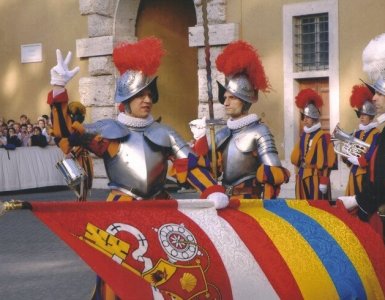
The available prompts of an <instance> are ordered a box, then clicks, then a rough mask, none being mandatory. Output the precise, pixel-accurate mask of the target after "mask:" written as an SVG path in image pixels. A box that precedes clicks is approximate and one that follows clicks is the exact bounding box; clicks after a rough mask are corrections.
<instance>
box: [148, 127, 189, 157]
mask: <svg viewBox="0 0 385 300" xmlns="http://www.w3.org/2000/svg"><path fill="white" fill-rule="evenodd" d="M144 136H145V137H146V138H148V139H149V140H150V141H151V142H152V143H154V144H155V145H158V146H161V147H164V148H171V150H172V152H173V153H174V155H176V157H177V158H187V156H188V154H189V153H190V152H191V149H190V147H189V146H188V144H187V143H186V142H185V141H184V140H183V139H182V137H181V136H180V135H179V134H178V133H177V132H176V131H175V130H174V129H172V128H171V127H168V126H166V125H163V124H159V123H157V122H154V123H152V124H151V125H150V126H149V127H148V128H147V129H146V130H145V132H144Z"/></svg>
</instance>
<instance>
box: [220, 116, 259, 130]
mask: <svg viewBox="0 0 385 300" xmlns="http://www.w3.org/2000/svg"><path fill="white" fill-rule="evenodd" d="M258 120H259V117H258V116H257V115H256V114H249V115H247V116H244V117H242V118H240V119H236V120H232V119H228V120H227V127H229V128H230V129H231V130H235V129H240V128H242V127H245V126H247V125H249V124H251V123H253V122H256V121H258Z"/></svg>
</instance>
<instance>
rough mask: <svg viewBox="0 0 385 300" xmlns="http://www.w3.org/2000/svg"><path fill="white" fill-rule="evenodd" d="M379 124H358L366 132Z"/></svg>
mask: <svg viewBox="0 0 385 300" xmlns="http://www.w3.org/2000/svg"><path fill="white" fill-rule="evenodd" d="M377 125H378V124H377V122H371V123H369V124H368V125H362V124H360V125H358V128H359V129H360V130H363V131H365V132H368V131H369V130H370V129H372V128H375V127H377Z"/></svg>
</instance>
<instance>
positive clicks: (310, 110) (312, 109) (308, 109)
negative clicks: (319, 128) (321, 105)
mask: <svg viewBox="0 0 385 300" xmlns="http://www.w3.org/2000/svg"><path fill="white" fill-rule="evenodd" d="M302 114H303V115H304V116H306V117H309V118H312V119H317V120H318V119H319V118H320V116H321V113H320V111H319V109H318V108H317V107H316V106H315V105H314V104H313V103H309V104H307V105H306V106H305V108H304V109H303V112H302Z"/></svg>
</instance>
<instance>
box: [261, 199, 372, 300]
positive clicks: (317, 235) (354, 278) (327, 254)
mask: <svg viewBox="0 0 385 300" xmlns="http://www.w3.org/2000/svg"><path fill="white" fill-rule="evenodd" d="M264 207H265V209H267V210H269V211H270V212H272V213H275V214H276V215H278V216H279V217H281V218H283V219H284V220H286V221H287V222H289V223H290V224H291V225H292V226H293V227H294V228H295V229H296V230H297V231H298V232H299V233H300V234H301V235H302V236H303V238H304V239H305V240H306V241H307V242H308V243H309V244H310V246H311V247H312V249H313V250H314V252H315V253H316V254H317V256H318V257H319V259H320V261H321V262H322V263H323V265H324V266H325V268H326V270H327V271H328V273H329V275H330V277H331V279H332V280H333V282H334V285H335V287H336V290H337V292H338V294H339V296H340V299H352V297H353V299H366V298H367V297H366V292H365V288H364V286H363V283H362V281H361V278H360V276H359V275H358V273H357V271H356V269H355V267H354V266H353V264H352V262H351V261H350V259H349V258H348V257H347V255H346V254H345V252H344V251H343V249H342V248H341V246H340V245H339V244H338V243H337V242H336V240H335V239H334V238H333V237H332V236H331V235H330V234H329V233H328V232H327V231H326V230H325V229H324V228H323V227H322V226H321V225H320V224H319V223H318V222H316V221H315V220H313V219H312V218H310V217H309V216H307V215H305V214H303V213H301V212H299V211H297V210H295V209H292V208H290V207H289V206H287V204H286V201H285V200H283V199H279V200H278V199H277V200H274V201H272V200H265V201H264ZM336 262H340V263H338V264H336ZM341 266H343V267H344V268H343V269H339V268H341ZM353 288H354V290H352V289H353Z"/></svg>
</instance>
